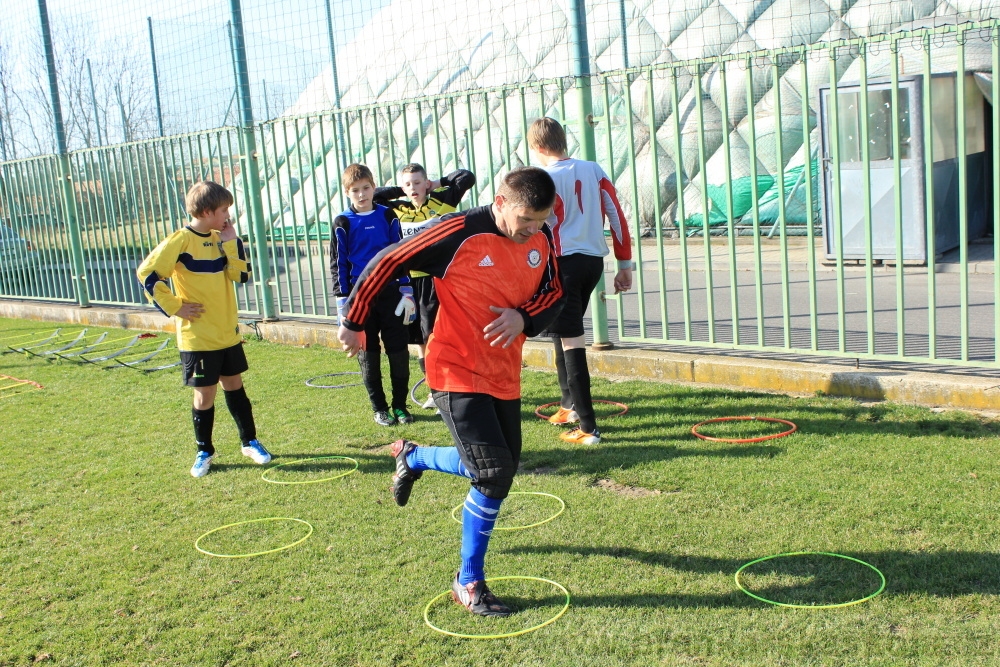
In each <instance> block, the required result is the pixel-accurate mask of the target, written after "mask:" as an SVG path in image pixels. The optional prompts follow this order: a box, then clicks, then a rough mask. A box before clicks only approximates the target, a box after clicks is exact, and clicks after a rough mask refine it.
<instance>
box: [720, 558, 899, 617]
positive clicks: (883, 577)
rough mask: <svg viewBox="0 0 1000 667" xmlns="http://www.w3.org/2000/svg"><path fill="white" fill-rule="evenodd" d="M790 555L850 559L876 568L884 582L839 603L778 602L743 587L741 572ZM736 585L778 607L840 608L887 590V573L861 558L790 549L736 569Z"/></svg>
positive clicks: (758, 598)
mask: <svg viewBox="0 0 1000 667" xmlns="http://www.w3.org/2000/svg"><path fill="white" fill-rule="evenodd" d="M788 556H832V557H833V558H843V559H844V560H849V561H851V562H854V563H861V564H862V565H864V566H865V567H867V568H870V569H872V570H874V571H875V574H877V575H878V576H879V579H881V580H882V584H881V585H880V586H879V587H878V590H877V591H875V592H874V593H872V594H871V595H866V596H865V597H863V598H860V599H857V600H851V601H850V602H838V603H837V604H791V603H789V602H776V601H774V600H768V599H767V598H762V597H761V596H759V595H754V594H753V593H751V592H750V591H748V590H747V589H746V588H744V587H743V584H742V583H741V582H740V573H741V572H743V570H745V569H747V568H748V567H750V566H751V565H755V564H757V563H762V562H764V561H766V560H773V559H775V558H785V557H788ZM736 586H737V587H738V588H739V589H740V590H741V591H743V592H744V593H746V594H747V595H749V596H750V597H752V598H753V599H755V600H760V601H761V602H766V603H767V604H773V605H774V606H776V607H791V608H792V609H839V608H841V607H850V606H853V605H856V604H861V603H862V602H867V601H868V600H871V599H872V598H874V597H876V596H877V595H879V594H880V593H881V592H882V591H884V590H885V575H884V574H882V571H881V570H879V569H878V568H877V567H875V566H874V565H872V564H871V563H866V562H865V561H863V560H861V559H858V558H852V557H851V556H845V555H843V554H835V553H830V552H828V551H789V552H786V553H782V554H775V555H773V556H764V557H763V558H758V559H757V560H752V561H750V562H749V563H746V564H745V565H743V566H742V567H740V569H738V570H736Z"/></svg>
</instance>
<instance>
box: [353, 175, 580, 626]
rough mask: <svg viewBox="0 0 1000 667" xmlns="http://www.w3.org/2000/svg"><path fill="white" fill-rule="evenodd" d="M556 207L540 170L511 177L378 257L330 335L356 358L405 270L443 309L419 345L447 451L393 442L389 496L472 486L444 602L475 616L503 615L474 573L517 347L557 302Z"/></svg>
mask: <svg viewBox="0 0 1000 667" xmlns="http://www.w3.org/2000/svg"><path fill="white" fill-rule="evenodd" d="M554 200H555V184H554V183H553V182H552V178H551V177H550V176H549V175H548V174H546V173H545V172H544V171H543V170H541V169H537V168H535V167H522V168H519V169H514V170H513V171H511V172H509V173H508V174H507V175H506V176H505V177H504V180H503V183H502V184H501V185H500V188H499V190H498V191H497V195H496V198H495V200H494V202H493V204H492V205H491V206H481V207H479V208H474V209H472V210H470V211H467V212H465V213H455V214H451V215H446V216H444V217H443V218H441V219H439V220H435V221H433V222H431V223H430V224H429V225H428V226H427V229H426V230H425V231H424V232H422V233H421V234H420V235H419V236H416V237H414V238H412V239H409V240H406V241H403V242H401V243H398V244H396V245H394V246H390V247H389V248H386V249H385V250H383V251H382V252H380V253H379V254H378V255H376V256H375V258H374V259H373V260H372V261H371V262H370V263H369V264H368V266H367V267H366V268H365V270H364V272H362V274H361V276H360V277H359V278H358V281H357V283H356V285H355V287H354V290H353V291H352V292H351V296H350V298H349V299H348V304H347V305H348V311H347V317H346V318H345V320H344V321H343V322H342V324H341V327H340V331H339V338H340V341H341V342H342V343H343V345H344V349H345V350H346V351H347V352H348V354H351V355H353V354H356V353H357V352H358V351H359V350H362V349H364V346H365V342H366V341H365V337H364V333H363V330H364V323H365V321H366V320H367V319H368V317H369V316H370V315H371V313H372V309H373V306H374V304H375V301H376V298H377V296H378V294H379V292H380V291H381V290H382V289H384V287H385V285H387V284H390V283H391V282H392V281H393V280H395V279H396V278H398V277H399V276H401V275H404V274H405V273H406V272H407V271H411V270H419V271H424V272H426V273H428V274H430V275H431V276H433V277H434V285H435V289H436V291H437V294H438V298H439V300H440V302H441V306H440V309H439V311H438V316H437V322H436V323H435V326H434V331H433V333H432V334H431V337H430V340H429V341H428V344H427V381H428V383H429V384H430V387H431V391H432V395H433V396H434V400H435V402H436V404H437V406H438V408H439V409H440V410H441V415H442V417H443V418H444V420H445V423H446V424H447V425H448V429H449V430H450V431H451V434H452V439H453V440H454V441H455V447H418V446H416V445H415V444H414V443H412V442H409V441H406V440H399V441H397V442H395V443H393V447H392V453H393V455H394V456H395V458H396V475H395V476H394V478H393V495H394V496H395V499H396V502H397V503H398V504H399V505H405V504H406V503H407V501H408V500H409V496H410V491H411V489H412V487H413V483H414V482H415V481H416V480H417V479H419V478H420V476H421V475H422V473H423V471H424V470H436V471H439V472H447V473H450V474H454V475H461V476H464V477H468V478H469V479H471V480H472V488H471V489H470V490H469V493H468V495H467V496H466V499H465V505H464V510H463V514H462V567H461V569H460V570H459V572H458V573H457V575H456V577H455V580H454V581H453V583H452V595H453V597H454V598H455V600H456V601H458V602H460V603H461V604H463V605H464V606H465V607H466V608H467V609H468V610H469V611H471V612H473V613H475V614H480V615H483V616H506V615H508V614H510V609H509V608H508V607H506V606H505V605H504V604H503V603H501V602H500V601H499V600H497V598H496V597H495V596H494V595H493V594H492V593H491V592H490V591H489V588H487V586H486V584H485V579H486V575H485V571H484V563H485V557H486V549H487V547H488V545H489V538H490V534H491V533H492V531H493V524H494V522H495V521H496V517H497V512H498V511H499V509H500V504H501V502H502V501H503V499H504V498H506V497H507V494H508V493H509V491H510V487H511V484H512V483H513V480H514V474H515V472H516V471H517V464H518V461H519V459H520V456H521V348H522V346H523V344H524V339H525V337H526V336H534V335H537V334H538V333H540V332H541V331H543V330H544V329H545V327H546V326H547V325H548V324H549V323H550V322H551V321H552V319H553V318H554V317H555V316H556V314H557V313H558V312H559V309H560V308H561V307H562V304H563V292H562V285H561V283H560V281H559V270H558V266H557V265H556V258H555V251H554V248H553V245H552V236H551V233H550V232H549V230H548V228H547V227H546V226H545V224H544V223H545V221H546V219H547V218H548V216H549V215H550V213H551V209H552V204H553V202H554Z"/></svg>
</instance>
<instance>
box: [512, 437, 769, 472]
mask: <svg viewBox="0 0 1000 667" xmlns="http://www.w3.org/2000/svg"><path fill="white" fill-rule="evenodd" d="M634 440H635V441H636V442H644V441H643V439H642V438H634ZM616 442H617V441H616ZM647 442H648V441H647ZM695 442H697V441H695ZM784 451H785V450H784V449H783V448H782V447H777V446H774V445H771V446H767V445H731V446H729V445H722V446H719V447H701V446H698V445H693V446H691V447H678V446H677V445H666V444H664V445H649V444H645V445H641V444H636V445H618V446H608V447H603V446H602V447H601V448H587V449H584V448H581V447H556V448H552V449H545V450H525V451H524V452H523V453H522V454H521V470H522V471H523V472H525V473H531V472H532V471H533V470H537V469H539V468H545V469H546V472H547V474H557V475H581V474H582V475H594V474H601V473H605V472H607V471H608V470H612V469H614V470H627V469H629V468H633V467H635V466H639V465H642V464H644V463H648V462H650V461H669V460H671V459H680V458H685V457H692V456H700V457H705V458H756V459H772V458H774V457H776V456H779V455H781V454H782V453H783V452H784Z"/></svg>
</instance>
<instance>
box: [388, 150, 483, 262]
mask: <svg viewBox="0 0 1000 667" xmlns="http://www.w3.org/2000/svg"><path fill="white" fill-rule="evenodd" d="M475 184H476V176H475V174H473V173H472V172H471V171H469V170H468V169H456V170H455V171H453V172H451V173H450V174H448V175H447V176H442V177H441V185H440V187H437V188H435V189H434V190H431V191H430V192H429V193H428V194H427V201H425V202H424V205H423V206H420V207H417V206H415V205H414V204H413V202H411V201H410V200H409V199H406V193H405V192H403V188H400V187H398V186H395V185H389V186H386V187H383V188H375V196H374V197H373V198H372V199H373V201H374V202H375V203H376V204H381V205H383V206H388V207H389V208H390V209H392V211H393V212H394V213H395V214H396V217H397V218H398V219H399V226H400V231H402V233H403V240H404V241H405V240H406V239H408V238H410V237H411V236H416V235H417V234H419V233H420V232H422V231H424V228H425V227H426V226H427V221H428V220H433V219H435V218H440V217H441V216H442V215H444V214H445V213H454V212H455V211H457V210H458V205H459V204H460V203H461V202H462V198H463V197H465V193H466V192H468V191H469V190H471V189H472V186H473V185H475ZM410 275H411V276H413V277H414V278H419V277H420V276H426V275H427V274H426V273H423V272H422V271H413V272H412V273H410Z"/></svg>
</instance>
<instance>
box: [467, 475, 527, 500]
mask: <svg viewBox="0 0 1000 667" xmlns="http://www.w3.org/2000/svg"><path fill="white" fill-rule="evenodd" d="M515 472H516V471H515V470H506V469H504V468H485V469H480V470H479V474H478V475H476V481H475V483H474V484H473V485H472V486H473V487H474V488H475V489H476V490H477V491H479V493H481V494H483V495H484V496H486V497H487V498H493V499H494V500H503V499H504V498H506V497H507V495H508V494H509V493H510V487H511V486H512V485H513V484H514V473H515Z"/></svg>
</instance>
